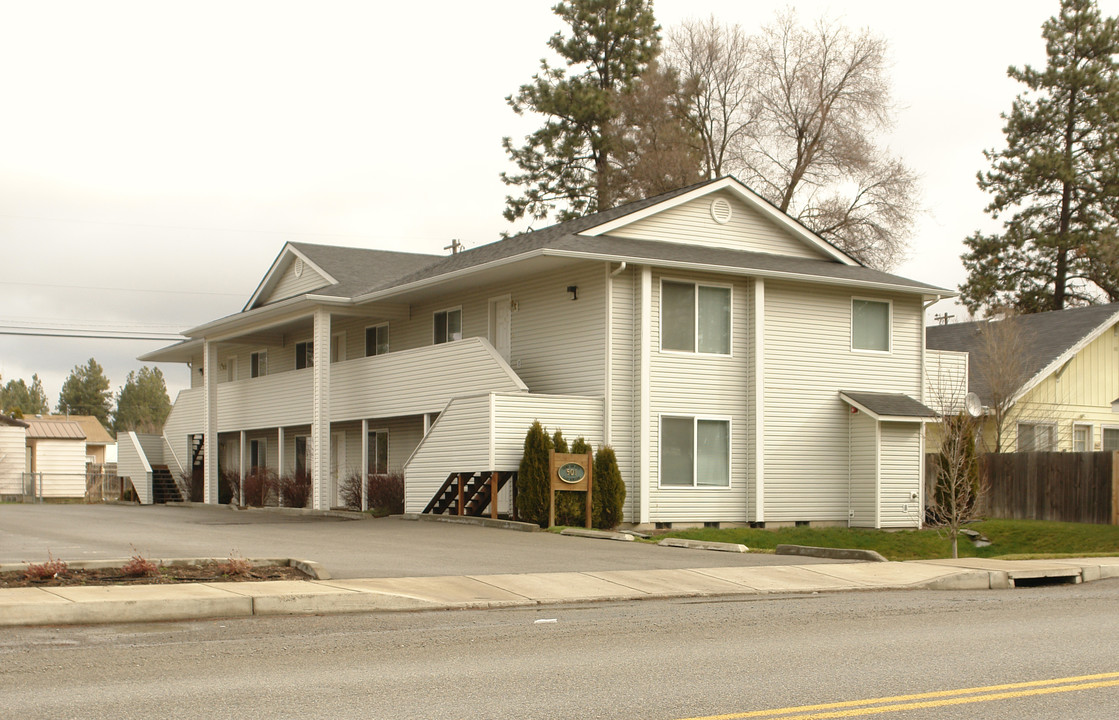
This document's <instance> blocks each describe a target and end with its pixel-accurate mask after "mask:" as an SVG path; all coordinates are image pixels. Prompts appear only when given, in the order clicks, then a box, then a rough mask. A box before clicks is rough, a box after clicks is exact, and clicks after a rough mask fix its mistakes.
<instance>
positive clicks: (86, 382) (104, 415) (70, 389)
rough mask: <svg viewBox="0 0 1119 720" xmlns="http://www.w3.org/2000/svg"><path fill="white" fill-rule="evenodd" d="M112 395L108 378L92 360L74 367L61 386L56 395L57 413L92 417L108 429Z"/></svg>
mask: <svg viewBox="0 0 1119 720" xmlns="http://www.w3.org/2000/svg"><path fill="white" fill-rule="evenodd" d="M112 399H113V393H112V392H111V391H110V390H109V378H107V377H105V372H104V370H102V368H101V366H100V365H98V364H97V361H96V360H94V359H93V358H90V359H89V362H88V363H86V364H85V365H84V366H83V365H75V366H74V369H73V370H71V371H70V376H69V377H68V378H66V382H64V383H63V384H62V392H61V393H59V395H58V412H60V413H63V414H66V415H93V416H94V417H96V418H97V419H98V420H100V421H101V424H102V425H104V426H105V428H106V429H108V428H109V410H110V408H111V407H112Z"/></svg>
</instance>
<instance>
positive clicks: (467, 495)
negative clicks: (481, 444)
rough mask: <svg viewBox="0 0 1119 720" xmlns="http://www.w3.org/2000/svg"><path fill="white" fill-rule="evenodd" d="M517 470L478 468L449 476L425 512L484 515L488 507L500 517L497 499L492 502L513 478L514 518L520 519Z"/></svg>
mask: <svg viewBox="0 0 1119 720" xmlns="http://www.w3.org/2000/svg"><path fill="white" fill-rule="evenodd" d="M516 478H517V472H516V471H515V470H511V471H510V470H477V471H472V472H457V473H451V474H450V475H448V476H447V479H446V481H444V482H443V486H442V487H441V488H439V491H438V492H437V493H435V496H434V497H433V498H431V502H429V503H428V504H427V507H426V508H424V514H425V515H469V516H471V517H482V516H483V514H484V513H485V510H486V508H487V507H488V508H489V509H490V513H489V514H490V517H491V518H494V519H497V503H496V502H491V500H493V499H494V498H496V497H497V493H499V492H501V488H503V487H505V484H506V483H507V482H509V481H510V480H513V481H514V482H513V519H514V520H516V519H517V483H516V482H515V481H516Z"/></svg>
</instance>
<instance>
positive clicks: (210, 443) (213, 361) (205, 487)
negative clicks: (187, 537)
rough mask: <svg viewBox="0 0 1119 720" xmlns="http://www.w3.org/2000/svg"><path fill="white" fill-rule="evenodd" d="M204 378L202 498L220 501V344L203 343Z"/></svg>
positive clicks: (213, 502)
mask: <svg viewBox="0 0 1119 720" xmlns="http://www.w3.org/2000/svg"><path fill="white" fill-rule="evenodd" d="M202 355H203V360H202V378H203V384H204V386H205V389H206V393H205V395H206V397H205V402H204V413H203V418H202V443H203V445H202V499H203V501H204V502H208V503H211V504H214V505H216V504H217V502H218V345H217V343H213V342H210V341H209V340H206V341H205V342H203V344H202Z"/></svg>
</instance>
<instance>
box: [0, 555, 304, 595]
mask: <svg viewBox="0 0 1119 720" xmlns="http://www.w3.org/2000/svg"><path fill="white" fill-rule="evenodd" d="M310 579H311V577H310V576H309V575H307V574H306V573H304V572H303V571H302V570H300V569H299V568H298V567H294V566H290V565H281V564H259V565H258V564H254V563H252V562H250V561H247V560H243V559H241V558H231V559H229V560H199V561H189V562H173V563H169V564H166V565H164V564H158V563H154V562H152V561H150V560H145V559H143V558H132V559H131V560H129V561H128V562H126V563H122V564H121V565H120V566H119V567H88V568H82V567H71V566H69V565H67V563H64V562H62V561H60V560H53V559H52V560H50V561H48V562H46V563H40V564H35V563H33V564H30V565H28V566H27V568H25V569H23V570H9V571H6V572H0V588H18V587H66V586H81V585H86V586H89V585H173V584H176V583H198V582H262V581H266V580H310Z"/></svg>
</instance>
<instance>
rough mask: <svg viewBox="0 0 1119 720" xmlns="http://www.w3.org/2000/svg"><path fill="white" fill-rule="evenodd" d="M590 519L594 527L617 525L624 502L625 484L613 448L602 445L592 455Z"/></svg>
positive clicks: (605, 527) (620, 518)
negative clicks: (592, 472) (592, 473)
mask: <svg viewBox="0 0 1119 720" xmlns="http://www.w3.org/2000/svg"><path fill="white" fill-rule="evenodd" d="M593 478H594V480H593V486H592V487H593V493H592V495H591V502H592V505H591V521H592V524H593V525H594V526H595V527H596V528H601V529H609V528H613V527H617V526H618V523H620V522H621V521H622V510H623V508H624V507H625V503H626V484H625V482H623V481H622V471H621V470H620V469H618V457H617V455H615V454H614V448H612V447H610V446H609V445H603V446H602V447H600V448H599V449H598V452H597V453H596V454H595V456H594V476H593Z"/></svg>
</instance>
